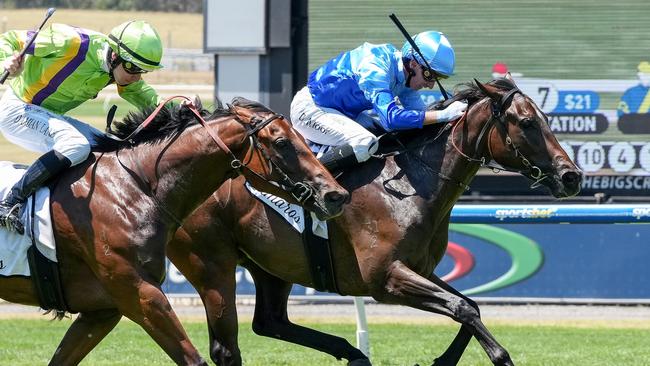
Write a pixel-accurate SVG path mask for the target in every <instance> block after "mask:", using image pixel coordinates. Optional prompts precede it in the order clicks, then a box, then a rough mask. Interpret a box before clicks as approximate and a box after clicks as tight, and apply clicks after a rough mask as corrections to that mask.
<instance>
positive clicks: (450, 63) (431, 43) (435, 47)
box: [402, 31, 456, 76]
mask: <svg viewBox="0 0 650 366" xmlns="http://www.w3.org/2000/svg"><path fill="white" fill-rule="evenodd" d="M413 40H414V41H415V44H416V45H418V47H419V48H420V52H422V55H423V56H424V58H425V59H426V63H425V62H423V61H422V58H421V57H420V55H419V54H418V53H417V52H415V51H414V50H413V47H411V44H410V43H409V42H408V41H407V42H405V43H404V46H403V47H402V57H404V58H407V59H412V60H415V61H416V62H417V63H419V64H420V65H422V66H425V67H426V65H427V63H428V64H429V66H431V68H432V69H433V70H434V71H435V72H436V73H438V74H442V75H444V76H450V75H453V74H454V66H455V64H456V56H455V54H454V49H453V47H451V43H449V40H448V39H447V37H445V35H444V34H442V33H440V32H436V31H428V32H422V33H418V34H416V35H415V37H413Z"/></svg>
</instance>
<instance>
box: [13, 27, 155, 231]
mask: <svg viewBox="0 0 650 366" xmlns="http://www.w3.org/2000/svg"><path fill="white" fill-rule="evenodd" d="M30 33H31V32H29V31H9V32H7V33H4V34H1V35H0V72H2V71H4V70H8V71H9V77H10V78H11V79H10V88H8V89H7V91H6V92H5V93H4V95H3V96H2V98H1V99H0V131H2V134H3V135H4V137H5V138H6V139H7V140H9V141H10V142H12V143H14V144H17V145H19V146H22V147H24V148H25V149H27V150H30V151H34V152H40V153H43V155H42V156H41V157H39V158H38V159H37V160H36V161H35V162H34V163H33V164H32V165H31V166H30V167H29V168H28V169H27V171H26V172H25V174H24V175H23V177H22V178H21V179H20V180H19V181H18V183H16V184H15V185H14V187H13V188H12V189H11V191H10V193H9V195H8V196H7V197H6V198H5V199H4V200H3V201H1V202H0V225H3V226H5V227H7V228H8V229H10V230H15V231H16V232H18V233H20V234H23V233H24V225H23V223H22V221H21V219H20V216H21V215H20V212H21V208H22V205H23V203H24V202H25V201H26V199H27V197H29V196H30V195H31V194H33V193H34V192H35V191H36V190H37V189H38V188H39V187H41V186H42V185H43V184H45V183H46V182H47V181H48V180H50V179H51V178H53V177H55V176H56V175H57V174H58V173H60V172H61V171H63V170H64V169H66V168H68V167H70V166H74V165H77V164H79V163H81V162H83V161H84V160H86V158H87V157H88V155H89V154H90V146H91V143H92V141H93V136H97V135H101V134H102V133H101V132H100V131H99V130H97V129H95V128H93V127H92V126H90V125H87V124H85V123H83V122H81V121H78V120H76V119H73V118H70V117H68V116H65V115H64V114H65V113H66V112H68V111H69V110H71V109H73V108H75V107H77V106H78V105H80V104H81V103H83V102H85V101H87V100H89V99H93V98H96V97H97V94H98V93H99V92H100V91H101V90H102V89H103V88H104V87H106V86H107V85H109V84H111V83H115V84H117V91H118V93H119V95H120V96H121V97H122V98H123V99H125V100H126V101H128V102H129V103H131V104H132V105H134V106H135V107H138V108H140V109H142V108H145V107H152V106H156V105H158V104H159V103H160V102H161V98H160V97H159V96H158V94H157V93H156V92H155V91H154V90H153V88H151V86H149V85H147V84H146V83H145V82H144V81H143V80H142V74H143V73H146V72H149V71H153V70H156V69H159V68H161V65H160V60H161V58H162V42H161V40H160V36H159V35H158V33H157V32H156V30H155V29H154V28H153V27H152V26H151V25H150V24H148V23H146V22H144V21H129V22H126V23H123V24H121V25H119V26H117V27H116V28H114V29H113V30H112V31H111V33H110V34H109V35H108V36H106V35H104V34H101V33H97V32H93V31H89V30H85V29H81V28H76V27H72V26H69V25H64V24H53V25H52V26H50V27H49V28H47V29H44V30H43V31H42V32H40V33H39V34H38V36H37V37H36V40H35V42H34V43H33V44H32V46H31V47H29V49H28V50H27V54H26V56H25V57H23V58H21V57H19V51H20V50H21V49H22V47H23V45H25V44H26V43H27V41H28V39H29V37H30Z"/></svg>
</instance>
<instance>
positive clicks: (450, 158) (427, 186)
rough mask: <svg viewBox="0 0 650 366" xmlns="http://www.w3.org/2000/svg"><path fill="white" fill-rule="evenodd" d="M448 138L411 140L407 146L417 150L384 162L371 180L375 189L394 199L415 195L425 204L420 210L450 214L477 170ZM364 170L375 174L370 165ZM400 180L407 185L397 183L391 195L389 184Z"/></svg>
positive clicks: (444, 136)
mask: <svg viewBox="0 0 650 366" xmlns="http://www.w3.org/2000/svg"><path fill="white" fill-rule="evenodd" d="M451 138H452V136H451V131H449V132H445V133H443V134H441V136H439V137H438V138H437V139H436V141H435V142H428V143H423V144H420V143H418V142H417V141H414V143H412V144H410V145H411V146H420V147H419V148H416V149H414V150H412V151H410V152H407V153H402V154H400V155H398V156H396V157H394V158H389V159H387V160H386V163H385V164H384V166H383V169H382V172H381V174H379V175H378V176H377V177H376V178H375V179H374V182H375V183H376V184H375V186H376V187H381V188H379V189H383V190H385V191H386V192H388V193H389V194H393V195H394V196H396V197H398V198H399V196H400V195H404V196H419V197H421V198H422V199H424V200H425V201H426V202H427V203H426V205H425V206H424V207H427V208H428V209H431V208H434V210H435V211H436V212H438V213H442V212H445V213H446V212H449V211H451V208H452V207H453V205H454V204H455V203H456V201H457V200H458V198H459V197H460V196H461V195H462V194H463V192H464V191H465V187H466V185H467V184H469V182H470V181H471V180H472V178H473V177H474V175H475V174H476V172H477V171H478V168H479V165H478V164H475V163H470V162H469V161H468V160H467V159H466V158H465V157H463V156H462V155H461V154H460V153H459V152H458V151H457V150H456V149H454V147H453V145H452V143H451ZM366 169H367V170H366V173H370V174H375V175H377V173H376V172H375V173H371V171H372V170H373V168H372V167H371V166H366ZM366 173H364V174H360V175H365V174H366ZM404 180H406V181H408V183H407V184H400V188H398V187H397V186H395V188H396V190H393V191H392V192H391V182H397V181H402V182H403V181H404ZM396 184H397V183H396ZM359 185H361V184H359ZM346 188H348V187H346Z"/></svg>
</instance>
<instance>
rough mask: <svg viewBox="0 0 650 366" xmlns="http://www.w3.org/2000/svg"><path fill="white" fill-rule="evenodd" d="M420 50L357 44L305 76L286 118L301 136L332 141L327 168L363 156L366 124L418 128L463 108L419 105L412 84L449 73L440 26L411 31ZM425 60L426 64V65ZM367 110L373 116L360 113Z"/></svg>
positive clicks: (367, 150)
mask: <svg viewBox="0 0 650 366" xmlns="http://www.w3.org/2000/svg"><path fill="white" fill-rule="evenodd" d="M414 41H415V43H416V44H417V46H418V47H419V48H420V51H421V53H422V56H424V57H425V59H426V60H422V59H421V57H420V55H419V54H417V53H416V52H414V50H413V48H412V47H411V45H410V44H409V43H408V42H406V43H405V44H404V46H403V47H402V49H401V51H400V50H398V49H397V48H395V47H394V46H393V45H391V44H371V43H364V44H363V45H361V46H359V47H357V48H355V49H353V50H351V51H347V52H343V53H341V54H340V55H338V56H336V57H334V58H333V59H331V60H329V61H328V62H326V63H325V64H324V65H322V66H321V67H319V68H318V69H316V70H315V71H314V72H312V73H311V75H310V76H309V81H308V83H307V86H306V87H304V88H303V89H302V90H300V91H299V92H298V93H297V94H296V96H295V97H294V99H293V101H292V103H291V121H292V123H293V124H294V127H295V129H296V130H298V131H299V132H300V133H301V134H302V135H303V136H304V137H305V138H306V139H308V140H310V141H313V142H315V143H318V144H322V145H330V146H335V148H334V149H331V150H330V151H329V152H327V153H326V154H324V155H323V156H321V158H320V160H321V162H322V163H323V165H325V166H326V167H327V168H328V169H330V170H338V169H342V168H345V167H347V166H350V165H353V164H355V163H358V162H363V161H366V160H368V159H369V158H370V157H371V155H372V154H373V153H374V152H375V151H376V150H377V137H376V136H375V135H374V134H372V133H371V132H369V131H368V130H367V128H370V127H372V128H374V129H380V130H384V131H387V132H388V131H394V130H406V129H415V128H422V126H423V125H428V124H433V123H438V122H448V121H451V120H454V119H456V118H458V117H460V116H461V115H462V114H463V113H464V112H465V110H466V109H467V104H466V103H463V102H459V101H456V102H453V103H452V104H451V105H449V106H448V107H447V108H446V109H444V110H439V111H425V109H426V106H425V105H424V101H423V99H422V98H421V96H420V93H419V92H418V90H420V89H422V88H432V87H434V86H435V82H436V79H446V78H448V77H449V76H450V75H452V74H453V73H454V64H455V56H454V50H453V48H452V46H451V44H450V43H449V40H448V39H447V37H445V35H444V34H442V33H440V32H435V31H429V32H422V33H419V34H417V35H416V36H415V37H414ZM427 64H428V65H429V66H430V67H431V69H429V68H428V67H427V66H426V65H427ZM367 111H372V112H374V113H376V114H377V115H378V119H376V118H375V119H373V118H364V115H365V113H363V112H367Z"/></svg>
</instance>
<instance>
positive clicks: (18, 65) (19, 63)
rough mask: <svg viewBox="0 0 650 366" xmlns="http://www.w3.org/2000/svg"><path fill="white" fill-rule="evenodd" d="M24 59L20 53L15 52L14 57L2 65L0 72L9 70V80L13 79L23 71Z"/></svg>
mask: <svg viewBox="0 0 650 366" xmlns="http://www.w3.org/2000/svg"><path fill="white" fill-rule="evenodd" d="M24 59H25V58H24V57H21V56H20V53H18V52H14V54H13V55H11V56H9V57H7V58H6V59H5V60H4V61H3V62H2V63H1V64H0V72H2V71H4V70H7V71H9V78H13V77H15V76H17V75H18V74H20V73H21V72H22V71H23V65H24V63H23V61H24Z"/></svg>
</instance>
